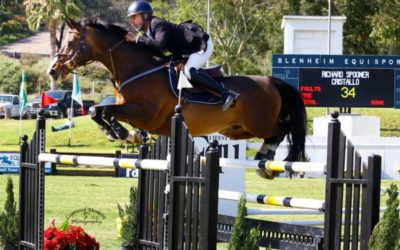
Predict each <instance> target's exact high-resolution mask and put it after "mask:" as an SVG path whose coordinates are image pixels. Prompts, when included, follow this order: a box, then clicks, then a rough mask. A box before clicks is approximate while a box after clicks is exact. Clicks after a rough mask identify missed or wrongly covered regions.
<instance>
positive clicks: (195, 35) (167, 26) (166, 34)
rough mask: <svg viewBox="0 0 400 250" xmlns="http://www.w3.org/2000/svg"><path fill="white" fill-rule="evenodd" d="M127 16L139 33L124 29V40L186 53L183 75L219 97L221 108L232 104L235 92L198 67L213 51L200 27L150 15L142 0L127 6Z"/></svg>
mask: <svg viewBox="0 0 400 250" xmlns="http://www.w3.org/2000/svg"><path fill="white" fill-rule="evenodd" d="M128 17H129V18H130V22H131V25H132V26H133V28H134V29H135V30H136V31H141V32H142V33H143V35H138V34H135V33H132V32H128V34H127V37H126V40H127V41H131V42H136V43H138V44H144V45H147V46H150V47H152V48H155V49H157V50H160V51H169V52H171V53H172V54H174V55H189V59H188V61H187V63H186V65H185V69H184V73H185V75H186V77H187V78H188V79H190V80H193V84H194V85H195V86H198V87H200V88H202V89H206V90H211V91H212V92H216V93H218V94H219V95H220V96H221V98H222V100H223V110H224V111H225V110H227V109H228V108H230V107H233V106H234V105H235V103H236V100H237V98H238V97H239V94H238V93H236V92H234V91H232V90H228V89H226V88H225V87H224V85H223V84H222V83H220V82H218V81H216V80H214V79H213V78H211V77H210V76H208V75H207V74H205V73H203V72H201V71H200V70H199V68H200V67H201V66H202V65H204V64H205V63H206V62H207V61H208V59H209V58H210V57H211V55H212V53H213V50H214V44H213V42H212V40H211V37H210V36H209V35H208V34H207V33H205V32H204V31H203V30H202V28H200V27H199V26H197V25H196V24H192V23H184V24H180V25H176V24H173V23H170V22H168V21H166V20H163V19H160V18H158V17H156V16H153V9H152V7H151V6H150V4H149V3H147V2H145V1H143V0H138V1H135V2H133V3H132V4H131V5H130V6H129V9H128Z"/></svg>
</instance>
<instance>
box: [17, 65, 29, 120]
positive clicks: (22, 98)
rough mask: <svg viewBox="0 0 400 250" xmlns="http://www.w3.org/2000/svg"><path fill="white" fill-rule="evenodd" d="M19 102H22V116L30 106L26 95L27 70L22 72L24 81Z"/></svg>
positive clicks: (20, 112) (20, 109)
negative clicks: (27, 106)
mask: <svg viewBox="0 0 400 250" xmlns="http://www.w3.org/2000/svg"><path fill="white" fill-rule="evenodd" d="M19 100H20V107H19V114H20V115H21V114H22V111H23V110H24V108H25V107H26V105H27V104H28V95H27V93H26V75H25V70H22V81H21V88H20V90H19Z"/></svg>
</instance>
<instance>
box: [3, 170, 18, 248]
mask: <svg viewBox="0 0 400 250" xmlns="http://www.w3.org/2000/svg"><path fill="white" fill-rule="evenodd" d="M13 189H14V186H13V182H12V179H11V177H8V179H7V186H6V191H7V200H6V203H5V204H4V211H3V212H2V213H1V214H0V243H2V245H3V247H4V249H17V248H18V238H19V225H18V221H19V220H18V217H19V216H18V212H17V204H16V202H15V199H14V191H13Z"/></svg>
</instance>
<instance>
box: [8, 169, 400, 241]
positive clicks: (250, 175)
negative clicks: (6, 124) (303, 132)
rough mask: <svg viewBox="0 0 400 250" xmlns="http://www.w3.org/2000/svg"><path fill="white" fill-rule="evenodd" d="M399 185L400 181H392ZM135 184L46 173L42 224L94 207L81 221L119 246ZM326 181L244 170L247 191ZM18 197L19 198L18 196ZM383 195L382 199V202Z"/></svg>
mask: <svg viewBox="0 0 400 250" xmlns="http://www.w3.org/2000/svg"><path fill="white" fill-rule="evenodd" d="M6 179H7V176H5V175H0V211H2V210H3V207H4V202H5V186H6ZM12 179H13V182H14V192H15V197H18V176H15V175H13V176H12ZM390 183H391V182H390V181H383V182H382V186H384V187H387V186H389V184H390ZM395 183H396V184H397V185H400V181H396V182H395ZM132 185H137V180H136V179H128V178H111V177H69V176H46V190H45V192H46V199H45V226H46V225H48V224H49V223H50V222H51V221H52V220H53V219H55V220H56V222H58V223H61V222H62V221H64V220H65V217H66V216H67V215H68V214H70V213H71V212H73V211H75V210H77V209H83V208H93V209H96V210H98V211H100V212H101V213H103V214H104V215H105V219H104V220H102V223H101V224H100V225H91V224H87V225H84V228H85V230H86V231H87V232H89V233H90V234H92V235H93V236H94V237H96V239H97V240H98V241H99V242H100V244H101V249H118V248H119V240H118V239H117V238H116V232H117V231H116V224H115V219H116V218H117V217H118V212H117V204H118V203H121V204H122V203H126V202H128V199H129V188H130V187H131V186H132ZM324 187H325V181H324V180H320V179H286V178H277V179H275V180H273V181H269V180H264V179H261V178H259V177H257V176H256V174H255V172H254V171H247V172H246V191H247V192H249V193H263V194H273V195H281V196H292V197H298V198H311V199H323V198H324V195H325V188H324ZM17 200H18V199H17ZM385 200H386V196H383V197H382V199H381V206H386V205H385V203H384V202H385ZM248 207H260V208H279V207H273V206H265V205H259V204H248ZM253 217H255V218H258V219H269V220H273V221H285V220H322V219H323V218H322V216H319V215H299V216H294V215H293V216H290V215H275V216H253ZM218 249H227V244H218Z"/></svg>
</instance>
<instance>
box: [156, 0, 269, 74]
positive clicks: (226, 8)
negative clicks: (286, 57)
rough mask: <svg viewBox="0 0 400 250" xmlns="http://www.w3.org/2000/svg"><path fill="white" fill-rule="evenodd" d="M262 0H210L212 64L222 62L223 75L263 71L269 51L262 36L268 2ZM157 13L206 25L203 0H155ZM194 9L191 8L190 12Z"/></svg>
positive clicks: (205, 9)
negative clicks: (171, 0) (212, 46)
mask: <svg viewBox="0 0 400 250" xmlns="http://www.w3.org/2000/svg"><path fill="white" fill-rule="evenodd" d="M268 2H269V1H262V0H213V1H211V12H212V13H211V32H210V33H211V37H212V39H213V41H214V55H213V57H212V58H211V60H212V62H213V63H219V64H222V65H223V68H224V71H225V72H226V73H227V74H237V73H238V74H265V73H267V68H266V67H265V65H264V63H265V60H266V58H268V54H269V48H270V47H269V44H268V40H266V39H263V38H264V37H266V36H267V34H266V33H265V31H266V29H265V26H266V23H265V16H266V15H267V13H268V11H269V8H270V4H269V3H268ZM152 5H153V6H154V9H155V11H156V14H157V15H160V16H161V17H164V18H166V19H168V20H170V21H173V22H175V23H180V22H182V21H185V20H193V21H194V22H196V23H198V24H200V25H201V26H202V27H204V28H205V27H206V26H207V4H206V1H187V0H175V3H174V4H171V2H170V1H162V0H155V1H152ZM194 10H195V11H194Z"/></svg>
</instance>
